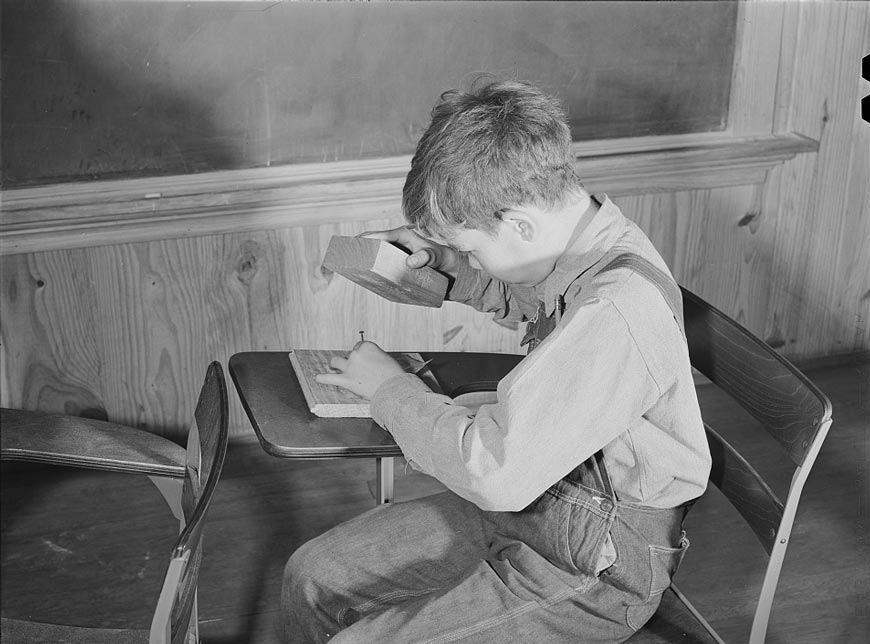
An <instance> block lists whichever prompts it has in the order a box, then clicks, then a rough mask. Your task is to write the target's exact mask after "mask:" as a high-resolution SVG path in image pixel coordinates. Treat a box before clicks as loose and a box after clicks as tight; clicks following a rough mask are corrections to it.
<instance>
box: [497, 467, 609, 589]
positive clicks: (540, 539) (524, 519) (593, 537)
mask: <svg viewBox="0 0 870 644" xmlns="http://www.w3.org/2000/svg"><path fill="white" fill-rule="evenodd" d="M615 511H616V510H615V507H614V503H613V501H612V500H611V499H608V498H607V497H605V496H603V495H602V493H600V492H595V491H594V490H591V489H588V488H586V487H585V486H582V485H578V484H576V483H572V482H569V481H566V480H564V479H563V480H561V481H559V482H557V483H556V484H555V485H553V486H552V487H550V488H549V489H548V490H547V491H546V492H544V494H542V495H541V496H540V497H539V498H538V499H537V500H536V501H535V502H534V503H532V504H531V505H529V506H528V507H527V508H525V509H524V510H521V511H520V512H494V513H491V516H490V518H491V520H492V521H493V523H494V524H495V526H496V531H497V532H498V533H499V534H500V535H502V536H503V537H506V538H507V539H509V540H516V541H521V542H522V543H525V544H526V545H527V546H529V547H530V548H532V549H533V550H534V551H535V552H537V553H538V554H539V555H541V556H542V557H544V558H545V559H547V560H548V561H549V562H550V563H552V564H553V565H554V566H556V567H558V568H561V569H562V570H564V571H566V572H569V573H571V574H575V575H576V574H578V573H580V574H582V575H584V576H595V575H596V566H597V564H598V558H599V555H600V553H601V549H602V547H603V545H604V539H605V538H606V536H607V534H608V533H609V531H610V527H611V525H612V523H613V520H614V516H615Z"/></svg>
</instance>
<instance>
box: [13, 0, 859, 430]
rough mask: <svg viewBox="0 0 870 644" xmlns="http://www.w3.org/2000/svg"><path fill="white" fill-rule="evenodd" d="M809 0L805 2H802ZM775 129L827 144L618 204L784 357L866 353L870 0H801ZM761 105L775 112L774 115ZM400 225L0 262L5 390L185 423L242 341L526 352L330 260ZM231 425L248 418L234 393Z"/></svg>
mask: <svg viewBox="0 0 870 644" xmlns="http://www.w3.org/2000/svg"><path fill="white" fill-rule="evenodd" d="M795 12H796V13H795ZM786 14H787V21H786V22H787V23H788V24H790V25H794V26H795V28H796V30H797V31H796V34H794V35H793V37H791V38H792V39H791V40H790V41H789V42H790V43H791V45H790V48H791V49H793V50H794V52H796V55H797V56H798V59H797V60H796V61H795V62H794V65H793V67H794V69H795V70H796V71H797V72H798V73H797V74H796V76H795V78H794V81H793V83H791V84H790V85H789V84H788V83H784V84H783V87H782V88H781V90H782V91H781V92H780V93H779V94H778V100H780V101H786V100H787V101H789V104H788V105H783V104H782V103H779V104H777V105H776V106H775V111H776V113H777V114H778V115H779V116H778V117H777V118H778V119H779V120H780V121H781V122H790V123H791V124H792V125H793V126H794V127H795V128H796V130H797V131H798V132H800V133H801V134H804V135H806V136H810V137H818V138H820V139H821V147H820V149H819V152H818V153H808V154H801V155H799V156H798V157H797V158H796V159H794V160H792V161H788V162H786V163H785V164H784V165H783V166H781V168H780V169H778V170H775V171H773V172H772V173H771V174H770V176H769V178H768V180H767V181H766V182H765V183H763V184H759V185H747V186H738V187H729V188H720V187H715V188H710V189H697V190H677V191H672V192H662V193H655V194H638V195H634V196H627V197H625V196H624V197H619V198H618V199H617V203H618V204H620V205H621V206H623V208H624V210H625V212H626V214H627V215H628V216H629V217H631V218H632V219H634V220H635V221H637V222H638V223H639V225H640V226H641V227H642V228H643V229H644V230H646V231H647V232H648V233H649V235H650V237H651V239H652V240H653V242H654V243H655V244H656V245H657V246H658V247H659V248H660V249H661V251H662V254H663V255H664V256H665V259H666V260H667V261H668V262H669V264H670V265H671V266H672V267H673V271H674V274H675V275H676V277H677V278H678V280H680V281H681V282H682V283H684V284H686V285H687V286H689V287H690V288H692V289H693V290H696V291H697V292H698V293H699V294H701V295H702V296H703V297H705V298H706V299H708V300H710V301H711V302H712V303H714V304H715V305H716V306H718V307H719V308H721V309H722V310H723V311H725V312H726V313H728V314H730V315H733V316H735V317H737V318H738V319H740V320H741V321H743V322H744V323H745V324H746V325H747V326H748V327H749V328H750V329H751V330H752V331H754V332H755V333H757V334H759V335H760V336H761V337H764V338H765V339H767V340H768V341H769V342H771V343H772V344H774V345H775V346H778V347H780V350H781V351H782V352H783V353H784V354H785V355H787V356H789V357H793V358H812V357H816V356H824V355H831V354H836V353H847V352H852V351H858V350H867V348H868V347H870V212H868V204H870V196H868V193H870V186H868V182H867V176H870V158H868V157H870V126H868V125H867V124H866V123H864V122H862V121H861V120H860V116H859V113H858V109H859V99H860V96H861V95H862V92H863V93H866V91H867V90H866V85H863V86H862V84H861V81H860V76H859V75H858V62H859V61H860V57H861V56H862V55H863V54H865V53H866V52H867V51H870V7H868V6H867V5H866V4H865V3H796V4H795V5H794V6H792V5H788V6H787V9H786ZM765 109H767V108H765ZM400 223H401V220H400V219H399V217H398V212H395V213H384V216H383V217H381V216H380V213H373V214H372V216H371V217H369V218H364V219H362V220H360V221H348V222H344V223H329V224H323V223H320V224H317V223H313V224H311V225H299V226H289V225H288V226H286V227H277V228H275V227H272V229H270V230H261V231H253V232H233V233H227V234H205V235H199V236H193V237H187V238H180V239H170V240H167V241H140V242H137V243H119V244H110V245H107V246H102V247H92V248H86V249H67V250H59V251H46V250H43V251H34V252H30V253H26V254H21V255H10V256H4V257H2V258H0V270H2V275H0V318H2V319H0V322H2V324H0V334H2V343H0V363H2V364H0V402H2V404H3V405H6V406H11V407H19V406H21V407H25V408H41V409H45V410H47V411H62V412H68V413H81V414H87V415H94V416H106V417H108V418H109V419H111V420H115V421H121V422H128V423H131V424H135V425H144V426H146V427H148V428H152V429H154V431H157V432H159V433H163V434H166V435H171V436H177V435H178V434H179V433H180V432H181V431H182V428H183V427H185V426H186V423H187V418H188V417H189V415H190V413H191V411H192V410H191V404H192V401H193V400H194V399H195V396H196V392H197V391H198V385H199V383H200V382H201V378H202V372H203V370H204V369H205V366H206V365H207V364H208V362H209V361H210V360H213V359H217V360H220V361H221V362H223V363H224V364H226V361H227V360H228V358H229V357H230V356H231V355H232V354H233V353H235V352H238V351H245V350H262V349H266V350H276V351H277V350H285V349H289V348H292V347H294V346H306V347H311V348H334V349H341V348H345V347H346V348H349V347H350V346H352V345H353V343H354V342H355V341H356V340H357V339H358V337H359V336H358V331H359V330H365V332H366V338H367V339H371V340H374V341H376V342H378V343H379V344H381V345H382V346H383V347H384V348H385V349H387V350H390V351H414V350H417V351H425V350H438V349H445V350H451V351H463V350H467V351H500V352H505V353H513V352H516V351H517V350H518V349H517V347H518V344H519V333H518V332H517V331H513V330H508V329H503V328H502V327H499V326H498V325H495V324H493V323H492V321H491V319H490V318H491V316H489V315H485V314H479V313H476V312H474V311H471V310H469V309H467V308H466V307H463V306H461V305H458V304H455V303H450V302H446V303H445V304H444V306H443V307H442V308H441V309H426V308H422V307H408V306H403V305H399V304H395V303H392V302H388V301H385V300H383V299H381V298H378V297H377V296H376V295H374V294H371V293H369V292H367V291H366V290H365V289H362V288H360V287H358V286H356V285H355V284H352V283H350V282H348V281H347V280H344V279H340V278H333V279H330V278H329V277H328V276H327V275H324V274H323V273H322V272H321V270H320V263H321V261H322V258H323V253H324V251H325V249H326V247H327V244H328V242H329V239H330V238H331V237H332V236H333V235H355V234H357V233H359V232H362V231H363V230H373V229H384V228H389V227H392V226H396V225H398V224H400ZM230 403H231V413H232V428H233V429H232V431H233V432H234V434H236V435H238V434H248V433H251V429H250V427H249V425H248V423H247V420H246V419H245V417H244V414H243V412H242V410H241V407H240V405H239V403H238V400H237V398H236V397H235V395H234V393H231V396H230Z"/></svg>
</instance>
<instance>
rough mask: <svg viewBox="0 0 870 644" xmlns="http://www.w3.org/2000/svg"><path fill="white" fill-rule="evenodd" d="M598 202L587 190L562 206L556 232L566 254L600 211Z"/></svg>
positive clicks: (562, 251) (557, 219) (563, 252)
mask: <svg viewBox="0 0 870 644" xmlns="http://www.w3.org/2000/svg"><path fill="white" fill-rule="evenodd" d="M598 208H599V205H598V202H597V201H596V200H595V199H593V198H592V196H591V195H590V194H589V193H587V192H585V191H584V192H582V193H578V194H577V195H576V197H574V198H573V199H571V200H570V201H569V202H568V203H567V204H566V205H565V207H564V208H562V209H561V210H560V211H559V213H558V215H557V217H556V221H557V222H558V225H557V227H556V230H554V233H556V237H557V238H558V239H560V240H562V244H561V246H562V247H561V252H560V253H559V255H560V256H561V255H564V254H565V252H567V251H568V250H569V249H570V248H571V247H573V246H574V243H575V242H576V241H577V239H578V238H579V237H580V235H582V234H583V231H584V230H586V228H587V227H588V226H589V224H590V223H591V222H592V219H593V218H594V217H595V214H596V213H597V212H598Z"/></svg>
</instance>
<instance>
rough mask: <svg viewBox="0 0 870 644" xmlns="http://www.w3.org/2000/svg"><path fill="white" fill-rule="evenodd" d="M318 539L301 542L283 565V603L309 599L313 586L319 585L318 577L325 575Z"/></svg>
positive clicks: (286, 604)
mask: <svg viewBox="0 0 870 644" xmlns="http://www.w3.org/2000/svg"><path fill="white" fill-rule="evenodd" d="M320 550H321V549H320V547H319V544H318V539H314V540H312V541H309V542H308V543H305V544H302V545H301V546H300V547H299V548H297V549H296V551H295V552H294V553H293V554H292V555H290V558H289V559H288V560H287V563H286V564H285V566H284V579H283V582H282V599H283V601H284V605H285V606H288V604H292V603H296V601H298V600H299V599H304V600H311V599H314V598H313V597H311V596H310V595H311V593H312V590H313V588H312V587H316V586H319V585H321V584H320V583H318V581H317V580H318V579H320V578H321V577H323V576H325V570H324V568H325V566H324V563H325V562H324V558H323V556H321V554H320Z"/></svg>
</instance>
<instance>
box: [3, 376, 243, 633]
mask: <svg viewBox="0 0 870 644" xmlns="http://www.w3.org/2000/svg"><path fill="white" fill-rule="evenodd" d="M227 413H228V412H227V389H226V382H225V380H224V375H223V370H222V368H221V365H220V363H218V362H213V363H212V364H211V365H210V366H209V367H208V370H207V373H206V377H205V382H204V384H203V386H202V389H201V391H200V395H199V400H198V402H197V404H196V410H195V413H194V417H193V420H192V422H191V424H190V427H189V431H188V435H187V448H186V449H185V448H183V447H181V446H180V445H177V444H175V443H174V442H172V441H171V440H168V439H166V438H163V437H160V436H158V435H156V434H153V433H150V432H147V431H143V430H138V429H134V428H132V427H126V426H122V425H116V424H114V423H108V422H103V421H96V420H91V419H86V418H79V417H73V416H63V415H48V414H38V413H34V412H27V411H19V410H11V409H2V410H0V423H2V425H0V438H2V450H0V452H2V459H4V460H19V461H33V462H37V463H45V464H50V465H65V466H71V467H79V468H88V469H95V470H106V471H110V472H129V473H138V474H146V475H147V476H148V477H149V478H150V479H151V480H152V481H153V482H154V484H155V485H156V487H157V488H158V490H160V492H161V493H162V494H163V496H164V498H165V499H166V501H167V503H168V505H169V507H170V508H171V509H172V512H173V514H174V515H175V516H176V518H178V519H179V521H180V524H181V533H180V535H179V536H178V539H177V540H176V541H175V545H174V547H173V548H172V551H171V552H170V553H167V554H168V555H169V556H168V557H167V558H166V560H167V567H166V573H165V577H164V580H163V586H162V589H161V591H160V594H159V597H156V598H153V599H150V600H149V599H145V601H149V602H151V603H152V604H153V605H154V606H155V608H154V613H153V618H152V622H151V629H150V632H149V631H148V630H146V629H143V630H125V629H96V628H86V627H80V626H64V625H58V624H45V623H37V622H29V621H22V620H18V619H6V618H3V619H2V620H0V626H2V641H3V644H7V643H8V644H13V643H15V642H71V643H73V642H81V643H89V644H98V643H103V642H124V643H127V642H150V643H151V644H158V643H160V644H169V643H170V642H171V643H173V644H178V643H180V642H186V643H188V644H190V643H193V642H198V641H199V633H198V618H197V601H196V589H197V581H198V577H199V570H200V564H201V561H202V548H201V541H202V533H203V526H204V524H205V518H206V514H207V512H208V510H209V506H210V504H211V501H212V499H213V497H214V493H215V488H216V487H217V484H218V479H219V478H220V474H221V470H222V468H223V463H224V457H225V455H226V449H227V440H228V439H227V436H228V433H227ZM131 503H135V499H131ZM118 547H119V548H123V544H118ZM120 590H121V589H119V592H120ZM73 600H74V598H71V603H73ZM84 617H85V618H86V617H87V615H85V616H84Z"/></svg>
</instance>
